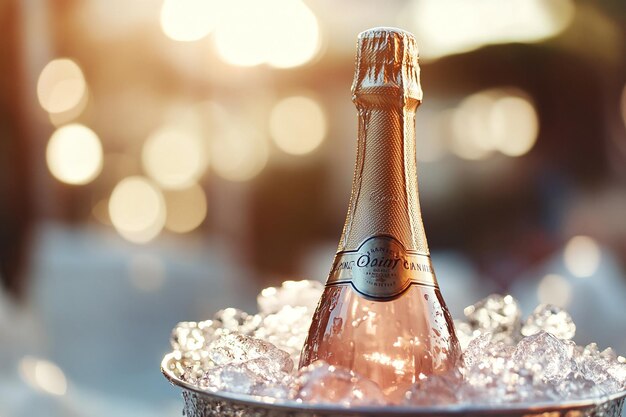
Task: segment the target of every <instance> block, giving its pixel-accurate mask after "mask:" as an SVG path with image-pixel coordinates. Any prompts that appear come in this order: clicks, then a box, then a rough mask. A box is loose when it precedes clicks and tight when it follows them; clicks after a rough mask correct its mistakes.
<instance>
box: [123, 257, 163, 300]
mask: <svg viewBox="0 0 626 417" xmlns="http://www.w3.org/2000/svg"><path fill="white" fill-rule="evenodd" d="M128 275H129V276H130V282H131V283H132V284H133V286H134V287H135V288H137V289H138V290H140V291H142V292H154V291H158V290H159V289H161V287H163V284H164V283H165V278H166V276H165V265H164V263H163V261H162V260H161V259H160V258H159V257H158V256H155V255H151V254H148V253H144V254H137V255H133V256H132V258H130V264H129V265H128Z"/></svg>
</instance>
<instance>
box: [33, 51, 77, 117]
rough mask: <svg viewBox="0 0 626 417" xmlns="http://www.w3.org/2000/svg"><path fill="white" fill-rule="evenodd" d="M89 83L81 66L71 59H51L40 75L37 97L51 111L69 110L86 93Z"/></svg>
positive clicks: (42, 105)
mask: <svg viewBox="0 0 626 417" xmlns="http://www.w3.org/2000/svg"><path fill="white" fill-rule="evenodd" d="M86 90H87V84H86V82H85V77H84V76H83V72H82V71H81V69H80V67H79V66H78V65H77V64H76V63H75V62H74V61H72V60H71V59H67V58H60V59H54V60H52V61H50V62H49V63H48V64H47V65H46V66H45V67H44V69H43V70H42V71H41V74H40V75H39V80H38V81H37V97H38V98H39V104H41V107H43V108H44V110H46V111H47V112H49V113H62V112H67V111H69V110H71V109H73V108H74V107H76V106H77V105H78V104H79V103H80V101H81V99H83V96H84V95H85V94H86Z"/></svg>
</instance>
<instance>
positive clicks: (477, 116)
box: [451, 93, 494, 160]
mask: <svg viewBox="0 0 626 417" xmlns="http://www.w3.org/2000/svg"><path fill="white" fill-rule="evenodd" d="M493 102H494V100H493V98H492V97H491V96H490V95H488V94H484V93H478V94H473V95H471V96H469V97H467V98H466V99H465V100H463V101H462V102H461V104H460V105H459V107H458V108H457V109H456V111H455V112H454V114H453V115H452V133H453V135H452V143H451V148H452V151H453V152H454V153H455V154H456V155H457V156H459V157H461V158H463V159H471V160H472V159H483V158H485V157H486V156H488V155H489V154H490V153H492V151H493V143H492V138H491V137H490V136H489V124H490V120H489V119H490V113H491V108H492V106H493Z"/></svg>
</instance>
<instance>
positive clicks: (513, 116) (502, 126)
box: [490, 96, 539, 156]
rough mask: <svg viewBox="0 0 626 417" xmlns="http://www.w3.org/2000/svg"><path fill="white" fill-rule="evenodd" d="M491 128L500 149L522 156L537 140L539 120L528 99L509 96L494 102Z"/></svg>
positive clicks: (495, 144)
mask: <svg viewBox="0 0 626 417" xmlns="http://www.w3.org/2000/svg"><path fill="white" fill-rule="evenodd" d="M490 128H491V134H492V135H493V139H494V147H495V148H496V149H497V150H498V151H500V152H502V153H503V154H505V155H508V156H521V155H524V154H525V153H527V152H528V151H530V149H531V148H532V147H533V145H534V144H535V142H536V141H537V135H538V133H539V120H538V118H537V113H536V112H535V108H534V107H533V105H532V104H531V103H530V102H529V101H528V100H526V99H524V98H522V97H515V96H508V97H502V98H499V99H497V100H496V101H495V102H494V103H493V107H492V109H491V118H490Z"/></svg>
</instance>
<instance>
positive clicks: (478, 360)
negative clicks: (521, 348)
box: [457, 334, 536, 404]
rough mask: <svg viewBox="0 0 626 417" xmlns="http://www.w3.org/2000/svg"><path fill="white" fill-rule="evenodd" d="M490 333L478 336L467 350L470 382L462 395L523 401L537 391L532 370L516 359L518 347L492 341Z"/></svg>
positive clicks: (484, 400)
mask: <svg viewBox="0 0 626 417" xmlns="http://www.w3.org/2000/svg"><path fill="white" fill-rule="evenodd" d="M489 338H490V335H488V334H486V335H483V336H480V337H478V338H476V339H474V340H473V341H472V342H471V343H470V345H469V346H468V349H467V350H466V352H465V353H464V356H465V357H464V359H465V363H466V366H465V369H464V370H463V372H464V376H465V381H466V383H465V384H463V385H461V386H460V387H459V391H458V393H457V396H458V398H461V399H462V400H464V401H468V402H472V403H488V404H500V403H507V402H521V401H526V400H528V399H529V398H533V397H534V396H535V395H536V390H535V388H534V386H533V377H532V375H531V374H530V371H528V370H526V369H523V368H520V367H519V366H517V364H516V363H515V361H514V360H513V354H514V352H515V347H513V346H510V345H507V344H505V343H503V342H495V343H492V342H490V341H489Z"/></svg>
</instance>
